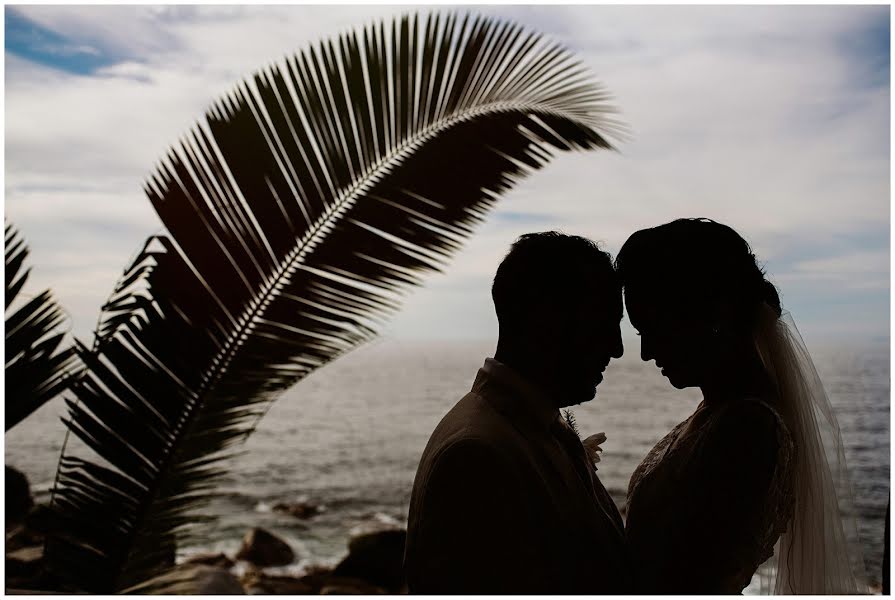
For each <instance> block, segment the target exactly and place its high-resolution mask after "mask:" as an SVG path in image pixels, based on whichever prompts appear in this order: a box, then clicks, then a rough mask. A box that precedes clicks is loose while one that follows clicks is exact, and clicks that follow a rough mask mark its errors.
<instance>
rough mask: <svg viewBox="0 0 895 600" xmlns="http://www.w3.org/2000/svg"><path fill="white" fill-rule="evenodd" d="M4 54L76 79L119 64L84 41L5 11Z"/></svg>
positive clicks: (20, 15)
mask: <svg viewBox="0 0 895 600" xmlns="http://www.w3.org/2000/svg"><path fill="white" fill-rule="evenodd" d="M5 33H6V51H7V52H9V53H11V54H14V55H16V56H19V57H21V58H24V59H26V60H30V61H32V62H35V63H38V64H41V65H44V66H47V67H51V68H54V69H59V70H60V71H65V72H67V73H74V74H76V75H90V74H91V73H93V72H94V71H96V70H97V69H99V68H101V67H105V66H108V65H111V64H115V63H117V62H119V59H118V58H116V57H112V56H109V55H108V54H106V53H104V52H103V51H102V50H101V49H99V48H96V47H95V46H92V45H90V44H88V43H86V42H85V41H83V40H76V39H73V38H70V37H66V36H63V35H60V34H58V33H56V32H54V31H52V30H50V29H47V28H46V27H43V26H42V25H39V24H38V23H36V22H34V21H32V20H30V19H28V18H27V17H25V16H24V15H22V13H20V12H19V11H17V10H16V9H15V8H11V7H9V6H7V7H6V29H5Z"/></svg>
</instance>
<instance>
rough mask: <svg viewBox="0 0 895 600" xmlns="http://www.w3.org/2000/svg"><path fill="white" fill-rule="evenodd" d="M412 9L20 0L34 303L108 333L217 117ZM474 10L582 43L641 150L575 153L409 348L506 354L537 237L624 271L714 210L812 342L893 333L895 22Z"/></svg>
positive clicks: (21, 160)
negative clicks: (520, 274)
mask: <svg viewBox="0 0 895 600" xmlns="http://www.w3.org/2000/svg"><path fill="white" fill-rule="evenodd" d="M440 8H441V9H447V8H448V7H440ZM412 10H416V9H415V8H414V7H408V6H402V7H385V6H374V5H365V6H335V7H315V6H298V7H294V6H292V7H288V6H273V7H251V8H250V7H240V6H220V7H212V6H202V7H186V6H171V5H168V6H163V7H147V6H129V7H117V6H91V7H78V6H38V5H34V6H7V7H6V9H5V18H6V25H5V35H6V37H5V39H6V59H5V69H6V95H5V100H6V146H5V150H6V170H5V173H6V178H5V192H6V208H5V214H6V216H7V218H9V219H10V220H11V221H12V222H14V223H15V224H16V225H17V226H18V227H19V229H20V230H21V232H22V233H23V234H24V236H25V237H26V238H27V240H28V242H29V243H30V245H31V249H32V255H31V263H32V265H33V270H32V279H31V281H30V282H29V287H30V291H32V292H34V291H38V290H40V289H43V287H52V289H53V290H54V292H55V293H56V296H57V297H58V299H59V300H60V302H61V303H62V304H63V306H64V307H65V308H66V309H67V311H68V312H69V313H70V314H71V319H72V322H71V326H72V330H73V332H74V333H75V334H77V335H79V336H82V337H86V336H88V334H89V332H90V331H91V330H92V328H93V326H94V323H95V320H96V317H97V314H98V311H99V307H100V305H101V304H102V302H103V300H104V299H105V297H106V296H107V295H108V293H109V292H110V291H111V288H112V286H113V285H114V283H115V281H116V279H117V277H118V275H119V274H120V273H121V271H122V269H123V268H124V266H125V265H126V264H127V263H128V262H129V260H130V259H131V258H132V256H133V255H134V253H135V252H136V251H137V250H138V249H139V247H140V246H141V243H142V241H143V240H144V239H145V237H146V236H147V235H150V234H152V233H157V232H159V231H160V228H161V225H160V222H159V220H158V219H157V217H156V216H155V214H154V212H153V210H152V208H151V206H150V204H149V201H148V200H147V199H146V198H145V197H144V195H143V192H142V185H143V182H144V180H145V178H146V177H148V176H149V175H150V174H151V173H152V170H153V168H154V166H155V165H156V164H157V161H158V160H159V159H160V158H161V157H162V156H163V155H164V154H165V153H166V151H167V150H168V148H169V147H171V146H172V145H174V144H175V143H176V142H177V140H178V138H179V136H180V135H181V134H183V133H185V132H187V131H188V130H189V129H190V128H191V127H192V125H193V124H194V123H195V122H196V121H197V120H198V119H199V118H200V117H201V115H202V114H203V112H204V110H205V109H206V108H207V107H208V106H209V105H210V104H211V102H212V101H213V100H214V99H216V98H218V97H219V96H221V95H222V94H224V93H225V92H227V91H229V90H230V89H231V88H232V86H233V84H235V83H236V82H237V81H238V80H239V79H241V78H243V77H245V76H247V75H249V74H250V73H252V72H253V71H254V70H256V69H258V68H260V67H263V66H265V65H267V64H269V63H270V62H271V61H275V60H279V59H281V58H282V57H283V56H285V55H287V54H291V53H293V52H294V51H296V50H297V49H299V48H302V47H304V46H305V45H306V44H307V43H309V42H311V41H315V40H317V39H319V38H320V37H321V36H325V35H329V34H334V33H339V32H343V31H345V30H346V29H347V28H348V27H351V26H354V25H358V24H365V23H367V22H369V21H371V20H373V19H378V18H380V17H386V18H388V17H391V16H394V15H397V14H400V13H401V12H406V11H412ZM422 10H428V9H422ZM462 10H472V11H478V12H483V13H486V14H490V15H494V16H499V17H502V18H506V19H512V20H515V21H517V22H521V23H523V24H525V25H528V26H530V27H532V28H534V29H537V30H540V31H542V32H544V33H547V34H549V35H550V36H552V37H554V38H555V39H558V40H561V41H562V42H564V43H565V44H566V45H567V46H568V47H570V48H571V49H572V50H574V51H575V52H576V53H577V54H578V55H579V56H580V57H581V58H582V59H583V60H584V62H585V63H586V64H587V65H589V67H590V68H591V69H592V70H593V72H594V73H595V74H596V76H597V78H598V79H600V80H601V81H602V82H603V83H604V84H605V86H606V87H607V88H608V89H609V90H610V91H611V92H612V93H613V95H614V97H615V102H616V104H617V105H618V106H619V107H620V108H621V111H622V115H623V117H624V120H625V121H626V122H627V123H628V124H629V125H630V128H631V131H632V137H631V139H630V140H629V141H627V142H626V143H624V144H623V145H622V146H621V148H620V152H619V153H605V152H604V153H587V154H564V155H562V156H560V157H558V158H557V160H555V161H554V162H553V163H551V164H550V165H549V166H548V167H547V168H546V169H545V170H542V171H540V172H537V173H535V174H534V175H533V176H532V177H530V178H529V179H527V180H526V181H525V182H524V183H523V184H521V185H520V186H519V187H517V188H516V189H515V190H514V191H512V192H511V193H510V194H508V195H507V196H506V197H505V198H504V200H502V202H501V204H500V205H499V206H498V209H497V210H496V211H495V212H493V213H492V215H491V217H490V219H489V221H488V222H487V223H486V224H485V225H484V226H482V227H481V229H480V230H479V233H478V235H477V236H475V237H474V239H472V240H471V241H470V242H469V243H468V244H467V246H466V248H465V249H464V251H463V252H462V253H460V254H459V255H458V256H457V257H456V258H455V260H454V262H453V263H452V265H451V267H450V269H449V270H448V272H446V273H445V274H442V275H438V276H435V277H433V278H431V279H430V280H429V281H428V283H427V285H426V287H425V288H424V289H422V290H418V291H417V292H415V293H414V294H413V295H412V296H411V297H410V298H409V299H408V301H407V303H406V305H405V309H404V310H403V311H402V312H401V314H399V315H398V316H397V317H396V318H395V319H394V320H393V321H392V323H391V324H390V326H389V329H388V335H390V336H392V337H395V338H427V339H440V338H465V339H489V338H494V337H495V336H496V332H497V322H496V319H495V318H494V316H493V314H492V307H491V301H490V294H489V286H490V279H491V277H492V275H493V272H494V270H495V268H496V266H497V264H498V263H499V261H500V259H501V257H502V256H503V254H504V253H505V251H506V249H507V247H508V246H509V244H510V243H511V242H512V241H513V240H514V239H515V238H516V237H517V236H518V235H519V234H521V233H525V232H528V231H536V230H544V229H560V230H563V231H566V232H569V233H575V234H580V235H585V236H588V237H591V238H593V239H596V240H600V241H601V242H603V244H604V247H605V248H606V249H607V250H609V251H610V252H612V253H613V254H615V253H616V252H617V251H618V249H619V247H620V246H621V244H622V243H623V242H624V240H625V239H626V237H627V236H628V235H629V234H630V233H631V232H633V231H634V230H636V229H639V228H642V227H648V226H652V225H656V224H659V223H663V222H666V221H669V220H671V219H673V218H677V217H682V216H705V217H711V218H714V219H716V220H719V221H722V222H724V223H727V224H729V225H731V226H733V227H734V228H735V229H737V230H738V231H740V232H741V233H742V234H743V235H744V236H745V237H746V238H747V240H749V241H750V242H751V243H752V246H753V248H754V250H755V251H756V254H757V255H758V256H759V257H760V258H761V259H762V260H763V261H764V262H765V266H766V268H767V271H768V273H769V275H770V277H771V279H772V280H773V281H774V282H775V283H776V284H777V285H778V287H779V288H780V289H781V292H782V300H783V303H784V306H785V307H786V308H788V309H789V310H790V311H791V312H792V313H793V315H794V316H795V319H796V321H797V322H798V323H799V325H800V328H801V329H802V333H803V335H805V337H806V339H807V340H808V341H809V343H810V342H811V341H812V340H813V339H818V338H821V337H827V336H850V337H856V338H858V339H869V338H873V337H878V336H888V332H889V294H890V292H889V288H890V283H889V282H890V275H889V256H890V252H889V243H890V239H889V231H890V227H889V217H890V213H889V211H890V208H889V207H890V204H889V185H890V179H889V163H890V158H889V156H890V154H889V153H890V149H889V119H890V91H889V77H890V76H889V35H890V32H889V7H887V6H869V7H860V6H845V7H835V6H820V7H812V6H794V7H772V6H762V7H746V8H743V7H734V6H721V7H711V6H697V7H669V6H648V7H633V6H632V7H627V6H610V7H597V6H569V7H559V6H509V5H507V6H488V7H472V6H466V7H463V9H462Z"/></svg>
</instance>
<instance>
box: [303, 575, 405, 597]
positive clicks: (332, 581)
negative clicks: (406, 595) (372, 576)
mask: <svg viewBox="0 0 895 600" xmlns="http://www.w3.org/2000/svg"><path fill="white" fill-rule="evenodd" d="M386 593H388V592H387V590H384V589H382V588H381V587H379V586H375V585H373V584H372V583H369V582H368V581H364V580H363V579H357V578H355V577H337V576H330V577H328V578H327V580H326V583H325V584H324V585H323V587H322V588H321V589H320V595H321V596H329V595H348V594H350V595H352V596H356V595H362V594H363V595H367V594H386Z"/></svg>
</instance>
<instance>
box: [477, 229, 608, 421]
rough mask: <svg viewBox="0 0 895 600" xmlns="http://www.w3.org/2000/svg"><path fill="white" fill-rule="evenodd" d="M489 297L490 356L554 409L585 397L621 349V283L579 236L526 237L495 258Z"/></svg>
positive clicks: (598, 252) (550, 233) (605, 256)
mask: <svg viewBox="0 0 895 600" xmlns="http://www.w3.org/2000/svg"><path fill="white" fill-rule="evenodd" d="M491 297H492V298H493V299H494V308H495V309H496V311H497V320H498V322H499V324H500V340H499V342H498V354H497V356H496V358H497V359H498V360H502V361H503V362H507V364H508V365H509V366H511V367H514V368H515V369H517V370H520V371H521V373H520V374H521V375H523V376H525V377H527V378H529V379H530V380H532V381H533V382H534V383H536V384H538V385H540V386H541V387H542V388H544V389H545V390H546V391H548V393H550V394H551V395H552V396H553V397H554V398H555V401H556V402H557V403H558V405H559V406H570V405H572V404H579V403H581V402H587V401H588V400H591V399H592V398H593V397H594V394H595V393H596V388H597V384H599V383H600V382H601V381H602V380H603V370H604V369H605V368H606V365H608V364H609V361H610V359H611V358H619V357H620V356H621V355H622V352H623V347H622V339H621V330H620V328H619V322H620V321H621V318H622V296H621V284H620V282H619V280H618V277H617V276H616V274H615V270H614V268H613V266H612V258H611V257H610V256H609V254H607V253H606V252H603V251H602V250H600V249H599V247H598V246H597V244H595V243H594V242H592V241H591V240H588V239H586V238H583V237H578V236H572V235H565V234H562V233H557V232H555V231H548V232H543V233H528V234H525V235H523V236H521V237H520V238H519V239H518V240H516V242H515V243H514V244H513V246H512V247H511V248H510V251H509V253H507V255H506V257H505V258H504V259H503V262H501V263H500V266H499V267H498V269H497V274H496V275H495V277H494V284H493V286H492V288H491Z"/></svg>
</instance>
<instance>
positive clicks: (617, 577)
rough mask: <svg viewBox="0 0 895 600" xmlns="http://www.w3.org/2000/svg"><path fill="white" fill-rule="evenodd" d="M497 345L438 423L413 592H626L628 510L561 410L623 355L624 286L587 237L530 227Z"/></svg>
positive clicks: (418, 517) (429, 453)
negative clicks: (622, 509)
mask: <svg viewBox="0 0 895 600" xmlns="http://www.w3.org/2000/svg"><path fill="white" fill-rule="evenodd" d="M492 297H493V299H494V306H495V309H496V311H497V318H498V322H499V325H500V335H499V340H498V343H497V352H496V353H495V355H494V358H493V359H491V358H489V359H487V360H485V364H484V366H483V367H482V368H481V369H480V370H479V372H478V376H477V377H476V379H475V383H474V384H473V386H472V391H470V392H469V393H468V394H467V395H466V396H464V397H463V398H462V399H461V400H460V401H459V402H458V403H457V404H456V405H455V406H454V407H453V408H452V409H451V410H450V412H448V414H447V415H446V416H445V417H444V418H443V419H442V420H441V422H440V423H439V424H438V426H437V427H436V429H435V431H434V432H433V433H432V436H431V438H430V439H429V444H428V445H427V446H426V449H425V451H424V452H423V456H422V459H421V460H420V465H419V469H418V471H417V474H416V480H415V482H414V486H413V495H412V497H411V501H410V517H409V523H408V532H407V536H408V537H407V546H406V551H405V569H406V574H407V581H408V588H409V591H410V592H411V593H430V594H438V593H458V594H465V593H541V594H550V593H584V594H604V593H625V592H627V591H628V590H629V589H630V588H629V586H630V581H629V566H628V557H627V552H626V548H625V544H624V534H623V525H622V520H621V516H620V515H619V513H618V510H617V509H616V507H615V505H614V504H613V502H612V499H611V498H610V497H609V494H608V493H607V492H606V490H605V488H604V487H603V485H602V484H601V483H600V481H599V479H598V478H597V476H596V473H595V471H594V468H593V464H592V463H591V462H590V460H589V459H588V457H587V455H586V453H585V450H584V448H583V447H582V445H581V442H580V441H579V439H578V436H577V435H576V434H575V433H574V432H573V431H572V430H571V429H570V428H569V426H568V425H567V424H566V422H565V420H564V419H563V418H562V417H561V416H560V413H559V409H560V408H562V407H565V406H570V405H574V404H579V403H581V402H586V401H588V400H591V399H592V398H593V397H594V395H595V393H596V387H597V384H598V383H600V381H602V379H603V376H602V373H603V370H604V369H605V368H606V365H607V364H608V363H609V361H610V359H611V358H613V357H615V358H618V357H620V356H621V355H622V350H623V349H622V341H621V332H620V329H619V322H620V320H621V317H622V297H621V287H620V284H619V281H618V279H617V278H616V275H615V271H614V269H613V267H612V262H611V259H610V257H609V255H608V254H606V253H605V252H602V251H600V250H599V248H598V247H597V246H596V244H594V243H593V242H591V241H590V240H587V239H584V238H581V237H576V236H567V235H563V234H559V233H555V232H547V233H534V234H527V235H524V236H522V237H521V238H519V239H518V240H517V241H516V243H515V244H513V246H512V248H511V249H510V252H509V253H508V254H507V256H506V258H504V260H503V262H502V263H501V265H500V267H499V268H498V270H497V275H496V276H495V278H494V285H493V287H492Z"/></svg>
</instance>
